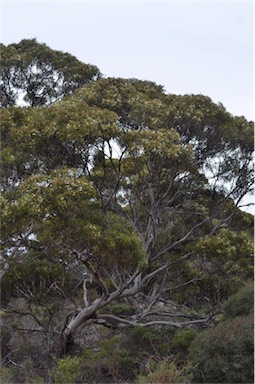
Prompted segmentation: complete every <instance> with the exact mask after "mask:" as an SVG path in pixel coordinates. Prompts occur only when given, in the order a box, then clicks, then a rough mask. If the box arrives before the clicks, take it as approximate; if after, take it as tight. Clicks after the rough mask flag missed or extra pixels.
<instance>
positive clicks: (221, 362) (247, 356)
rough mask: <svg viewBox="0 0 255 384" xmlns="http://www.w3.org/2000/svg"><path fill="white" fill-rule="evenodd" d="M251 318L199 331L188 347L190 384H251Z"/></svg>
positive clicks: (252, 343)
mask: <svg viewBox="0 0 255 384" xmlns="http://www.w3.org/2000/svg"><path fill="white" fill-rule="evenodd" d="M253 351H254V341H253V315H248V316H242V317H235V318H234V319H231V320H226V321H223V322H222V323H219V324H218V325H217V326H216V327H215V328H213V329H210V330H207V331H203V332H201V333H200V334H199V335H198V336H197V337H196V338H195V340H194V341H193V342H192V344H191V347H190V353H189V356H190V361H191V363H192V365H193V367H194V368H193V371H192V372H193V375H194V379H193V380H194V381H193V382H194V383H253Z"/></svg>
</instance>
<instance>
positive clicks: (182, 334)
mask: <svg viewBox="0 0 255 384" xmlns="http://www.w3.org/2000/svg"><path fill="white" fill-rule="evenodd" d="M195 337H196V332H195V331H193V330H192V329H184V330H181V331H177V332H176V334H175V336H174V339H173V342H172V346H173V347H174V348H177V349H182V350H184V351H186V350H188V348H189V347H190V344H191V342H192V341H193V340H194V338H195Z"/></svg>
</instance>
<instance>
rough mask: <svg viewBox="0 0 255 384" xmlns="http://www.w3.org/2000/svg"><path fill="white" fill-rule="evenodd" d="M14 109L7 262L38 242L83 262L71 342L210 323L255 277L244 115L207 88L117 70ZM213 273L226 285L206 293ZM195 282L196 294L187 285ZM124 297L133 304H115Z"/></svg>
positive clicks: (6, 168)
mask: <svg viewBox="0 0 255 384" xmlns="http://www.w3.org/2000/svg"><path fill="white" fill-rule="evenodd" d="M1 115H2V116H1V121H2V131H3V139H4V140H3V151H2V156H3V174H2V190H3V194H2V206H3V208H2V246H3V260H4V261H5V268H6V269H8V268H9V271H11V270H12V269H15V268H17V265H19V263H20V264H22V263H24V262H29V260H31V259H32V258H34V256H35V250H36V257H39V258H45V257H46V258H48V259H50V261H51V262H52V263H54V264H58V263H60V262H62V263H64V266H65V269H66V273H67V271H68V273H70V271H71V273H73V274H76V275H77V274H78V275H79V279H80V282H81V284H82V287H83V298H82V301H81V300H80V301H77V300H76V299H75V298H74V297H73V298H72V299H70V300H71V304H72V308H73V309H72V312H71V314H69V315H68V317H67V318H66V319H63V329H62V331H61V332H60V334H61V337H62V340H63V348H64V349H66V348H67V346H68V345H69V343H70V342H71V341H72V340H73V338H74V336H75V334H76V333H77V331H78V330H79V329H81V327H85V326H89V325H90V324H98V325H104V326H107V327H112V328H116V327H128V326H134V325H140V326H142V327H145V326H162V325H166V326H172V327H183V326H191V325H197V324H200V323H205V324H207V323H208V322H209V321H210V320H213V319H214V316H215V314H216V313H217V311H218V309H219V305H220V302H221V300H222V299H223V298H225V297H226V296H227V295H228V293H229V292H230V291H231V289H232V290H235V289H236V286H237V285H238V284H239V286H240V285H241V284H242V282H243V281H244V280H246V279H249V278H252V271H251V265H252V239H251V236H250V234H249V231H247V227H248V226H249V225H250V223H251V219H250V217H249V215H245V214H244V213H241V212H240V210H239V205H240V201H241V199H242V198H243V196H244V195H246V194H247V193H249V192H250V191H251V186H252V170H253V167H252V151H253V147H252V141H253V134H252V124H251V123H249V122H247V121H246V120H245V119H244V118H239V117H234V116H232V115H231V114H229V113H228V112H227V111H226V110H225V109H224V107H223V106H222V105H216V104H214V103H213V102H212V101H211V100H210V99H209V98H208V97H204V96H202V95H199V96H194V95H189V96H188V95H187V96H174V95H167V94H165V92H164V90H163V88H162V87H161V86H158V85H156V84H154V83H152V82H146V81H145V82H144V81H139V80H135V79H130V80H124V79H112V78H110V79H100V80H98V81H96V82H93V83H91V84H90V85H88V86H86V87H85V88H81V89H79V90H78V91H76V92H75V94H74V95H73V96H68V97H64V98H63V100H61V101H59V102H58V103H54V104H53V105H51V106H48V107H45V106H44V107H40V108H32V107H31V108H8V109H4V110H2V111H1ZM237 218H238V219H237ZM241 230H242V231H243V233H240V231H241ZM238 244H239V245H238ZM213 245H216V248H214V246H213ZM239 258H240V259H242V261H240V262H239V264H238V265H239V266H240V269H239V268H234V264H235V263H236V262H237V261H238V260H239ZM219 268H220V271H219ZM209 278H212V279H211V280H210V281H209V283H208V279H209ZM216 278H217V279H216ZM215 279H216V280H215ZM212 280H213V281H212ZM204 282H206V283H204ZM233 282H234V283H233ZM89 284H93V287H94V291H93V294H92V293H91V291H90V290H89V288H88V287H90V286H91V285H89ZM206 284H210V286H209V287H208V286H207V288H208V291H213V292H214V293H215V295H211V296H210V294H209V293H208V295H206V296H205V295H203V293H202V291H203V289H205V288H206ZM235 284H237V285H235ZM62 288H63V287H62ZM185 288H187V291H186V297H185V299H183V297H184V296H185V295H184V296H181V295H179V296H178V295H176V294H175V292H180V291H181V292H183V290H184V289H185ZM190 288H191V289H190ZM189 289H190V290H189ZM60 292H62V293H61V294H62V295H63V297H65V298H67V299H68V298H70V295H71V293H70V292H69V293H68V295H65V293H64V290H63V289H61V290H60ZM195 299H196V300H197V302H196V303H195ZM48 300H50V296H49V297H48ZM176 300H177V301H176ZM113 302H119V303H125V304H128V305H129V306H130V307H131V308H132V311H131V312H130V313H129V315H126V316H119V315H117V314H116V313H112V312H111V311H109V308H110V306H111V304H112V303H113ZM198 302H200V304H203V310H204V313H203V314H201V305H200V306H199V305H198ZM182 304H183V305H182ZM184 304H185V305H184ZM199 311H200V312H199Z"/></svg>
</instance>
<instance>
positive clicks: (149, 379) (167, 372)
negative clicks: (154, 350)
mask: <svg viewBox="0 0 255 384" xmlns="http://www.w3.org/2000/svg"><path fill="white" fill-rule="evenodd" d="M189 371H190V369H189V367H186V366H183V367H180V368H177V366H176V364H175V362H174V361H172V359H171V358H170V357H165V358H164V359H163V360H161V361H157V360H153V359H151V360H150V361H149V363H148V366H147V372H148V373H147V374H146V375H139V376H138V378H137V383H138V384H148V383H151V384H158V383H160V384H175V383H185V384H189V383H191V379H192V374H191V373H190V372H189Z"/></svg>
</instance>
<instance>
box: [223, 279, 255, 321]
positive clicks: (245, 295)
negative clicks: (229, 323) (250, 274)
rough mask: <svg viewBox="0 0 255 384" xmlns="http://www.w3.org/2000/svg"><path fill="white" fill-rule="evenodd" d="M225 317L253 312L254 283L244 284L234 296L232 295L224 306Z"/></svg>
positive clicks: (230, 317)
mask: <svg viewBox="0 0 255 384" xmlns="http://www.w3.org/2000/svg"><path fill="white" fill-rule="evenodd" d="M222 308H223V311H224V317H225V318H226V319H232V318H234V317H236V316H244V315H249V314H250V313H253V310H254V286H253V284H252V283H249V284H247V285H246V286H244V287H243V288H242V289H241V290H240V291H238V292H237V293H236V294H235V295H234V296H231V297H230V298H229V299H228V300H227V301H226V302H225V303H224V305H223V306H222Z"/></svg>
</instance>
